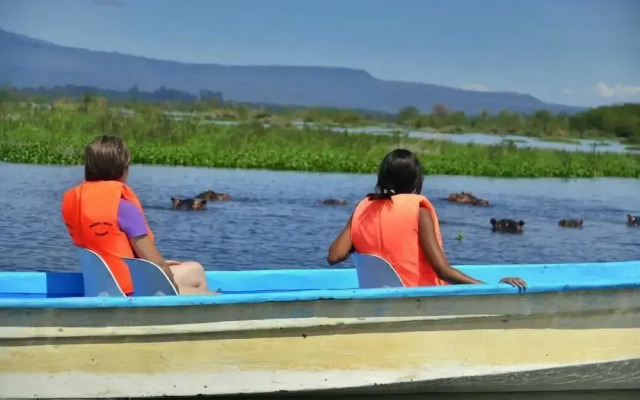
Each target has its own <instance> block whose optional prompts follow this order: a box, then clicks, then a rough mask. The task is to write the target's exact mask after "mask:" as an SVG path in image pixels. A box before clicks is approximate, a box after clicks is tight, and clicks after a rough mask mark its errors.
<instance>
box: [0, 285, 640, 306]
mask: <svg viewBox="0 0 640 400" xmlns="http://www.w3.org/2000/svg"><path fill="white" fill-rule="evenodd" d="M628 289H640V282H628V283H621V282H620V281H613V282H600V283H598V284H594V283H585V284H562V285H558V284H538V285H535V286H531V287H528V288H527V289H526V291H524V292H521V291H519V289H518V288H515V287H512V286H510V285H508V284H504V283H503V284H478V285H451V286H430V287H412V288H380V289H311V290H299V291H283V292H269V293H224V292H223V294H221V295H188V296H145V297H54V298H19V297H15V298H0V309H15V308H19V309H33V308H35V309H41V308H45V309H51V308H66V309H81V308H130V307H134V308H135V307H185V306H205V305H225V304H250V303H268V302H296V301H320V300H373V299H397V298H428V297H446V296H456V297H457V296H492V295H512V296H513V295H516V296H525V295H527V294H528V293H548V292H558V293H562V292H577V291H618V290H628Z"/></svg>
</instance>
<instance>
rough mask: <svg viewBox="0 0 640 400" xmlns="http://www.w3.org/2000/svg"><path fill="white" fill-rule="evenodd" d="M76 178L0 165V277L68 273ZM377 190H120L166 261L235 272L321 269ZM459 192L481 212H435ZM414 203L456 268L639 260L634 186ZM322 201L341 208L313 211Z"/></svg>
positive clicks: (345, 179)
mask: <svg viewBox="0 0 640 400" xmlns="http://www.w3.org/2000/svg"><path fill="white" fill-rule="evenodd" d="M82 177H83V167H81V166H39V165H21V164H6V163H0V183H1V185H2V190H1V191H0V204H2V212H1V214H0V215H1V217H0V251H2V254H3V256H2V257H1V258H0V269H1V270H78V267H77V263H78V262H77V259H76V253H75V251H74V249H73V248H72V244H71V240H70V238H69V237H68V234H67V232H66V229H65V227H64V224H63V223H62V218H61V215H60V202H61V198H62V194H63V193H64V191H65V190H66V189H68V188H70V187H71V186H73V185H75V184H77V183H78V182H80V181H81V179H82ZM375 180H376V179H375V176H374V175H370V174H368V175H354V174H320V173H300V172H274V171H263V170H254V171H248V170H227V169H207V168H185V167H160V166H133V167H132V168H131V173H130V179H129V184H130V185H131V186H132V187H133V188H134V190H135V191H136V192H137V193H138V195H139V196H140V198H141V201H142V203H143V205H144V206H145V209H146V215H147V219H148V220H149V224H150V226H151V228H152V229H153V230H154V232H155V234H156V240H157V244H158V247H159V249H160V251H161V253H162V254H163V255H164V256H165V257H166V258H170V259H179V260H187V259H193V260H198V261H200V262H201V263H202V264H203V265H204V266H205V268H207V269H225V270H227V269H229V270H238V269H259V268H326V267H328V265H327V263H326V255H327V249H328V247H329V245H330V243H331V241H332V240H333V239H334V237H335V236H336V235H337V234H338V232H339V231H340V230H341V229H342V227H343V226H344V224H345V223H346V221H347V219H348V217H349V215H350V213H351V212H352V210H353V208H354V206H355V203H356V202H357V201H358V200H360V199H361V198H362V197H363V196H364V195H365V194H366V193H368V192H370V191H372V190H373V187H374V185H375ZM209 188H211V189H213V190H215V191H223V192H227V193H229V194H230V195H231V201H229V202H218V203H209V204H208V205H207V206H208V209H207V210H205V211H200V212H187V211H173V210H172V209H171V201H170V197H171V196H194V195H196V194H197V193H199V192H202V191H204V190H206V189H209ZM463 190H464V191H471V192H473V193H474V194H475V195H477V196H479V197H481V198H486V199H488V200H489V201H490V202H491V207H488V208H476V207H472V206H466V205H458V204H452V203H449V202H447V201H445V200H444V198H445V197H446V196H447V195H448V194H449V193H451V192H459V191H463ZM423 193H424V194H425V195H426V196H427V197H429V198H430V199H431V201H432V202H433V204H434V206H435V207H436V210H437V212H438V215H439V218H440V220H441V224H442V234H443V239H444V246H445V251H446V254H447V257H448V258H449V260H450V262H451V263H452V264H454V265H459V264H484V263H561V262H591V261H624V260H640V245H639V243H640V228H634V227H628V226H627V225H626V214H628V213H631V214H640V202H638V199H639V198H640V180H638V179H608V178H603V179H582V180H562V179H535V180H531V179H490V178H476V177H462V176H456V177H452V176H427V177H426V178H425V181H424V190H423ZM325 198H340V199H346V200H347V201H348V205H347V206H325V205H320V204H319V202H320V201H321V200H323V199H325ZM491 218H496V219H499V218H513V219H516V220H524V221H525V233H524V234H523V235H509V234H500V233H493V232H491V226H490V224H489V220H490V219H491ZM562 218H578V219H581V218H583V219H584V220H585V225H584V228H583V229H562V228H560V227H558V225H557V221H558V220H560V219H562ZM458 237H462V238H463V240H457V238H458ZM344 266H352V264H351V261H348V262H346V263H344Z"/></svg>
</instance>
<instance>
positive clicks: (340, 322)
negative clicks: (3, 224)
mask: <svg viewBox="0 0 640 400" xmlns="http://www.w3.org/2000/svg"><path fill="white" fill-rule="evenodd" d="M639 294H640V289H617V290H603V291H597V290H590V291H568V292H543V293H529V294H526V295H515V296H514V295H481V296H442V297H414V298H386V299H375V298H371V299H343V300H341V299H337V300H314V301H292V302H277V301H275V302H267V303H241V304H203V305H199V306H176V307H130V308H85V309H83V308H80V309H65V308H61V309H20V310H17V309H0V321H2V322H1V323H0V388H2V392H1V394H2V396H3V397H9V398H34V397H41V398H42V397H46V398H87V397H91V398H116V397H155V396H196V395H228V394H241V393H247V394H248V393H278V392H296V391H300V392H309V391H339V392H341V393H357V392H370V393H371V392H376V393H385V392H393V393H403V392H410V393H421V392H439V391H442V392H450V391H456V392H477V391H488V392H500V391H549V390H554V391H555V390H614V389H640V296H639ZM26 321H28V323H26Z"/></svg>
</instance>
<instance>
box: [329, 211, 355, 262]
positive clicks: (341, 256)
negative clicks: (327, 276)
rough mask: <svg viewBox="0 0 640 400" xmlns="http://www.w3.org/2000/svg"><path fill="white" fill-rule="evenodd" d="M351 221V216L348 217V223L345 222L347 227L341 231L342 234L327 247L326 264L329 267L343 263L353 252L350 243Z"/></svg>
mask: <svg viewBox="0 0 640 400" xmlns="http://www.w3.org/2000/svg"><path fill="white" fill-rule="evenodd" d="M352 219H353V214H351V217H349V221H347V225H345V227H344V228H343V229H342V232H340V234H339V235H338V237H337V238H335V240H334V241H333V243H331V246H330V247H329V254H327V262H328V263H329V265H334V264H337V263H340V262H343V261H344V260H346V259H347V258H349V256H350V255H351V253H352V252H353V243H352V242H351V220H352Z"/></svg>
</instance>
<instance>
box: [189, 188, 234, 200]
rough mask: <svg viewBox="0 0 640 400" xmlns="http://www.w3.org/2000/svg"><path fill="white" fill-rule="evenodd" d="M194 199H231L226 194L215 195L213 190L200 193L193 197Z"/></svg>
mask: <svg viewBox="0 0 640 400" xmlns="http://www.w3.org/2000/svg"><path fill="white" fill-rule="evenodd" d="M195 198H196V199H201V200H206V201H229V200H231V197H230V196H229V194H228V193H216V192H214V191H213V190H211V189H209V190H207V191H206V192H202V193H200V194H199V195H197V196H196V197H195Z"/></svg>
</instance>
